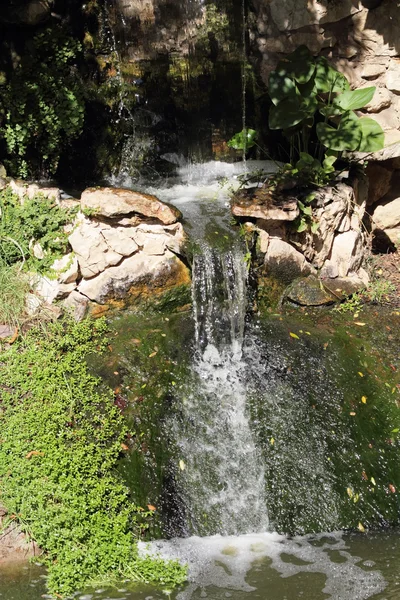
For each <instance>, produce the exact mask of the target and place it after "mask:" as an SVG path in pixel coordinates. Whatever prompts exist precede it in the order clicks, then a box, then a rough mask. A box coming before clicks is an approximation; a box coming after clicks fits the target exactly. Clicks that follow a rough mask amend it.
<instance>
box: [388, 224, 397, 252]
mask: <svg viewBox="0 0 400 600" xmlns="http://www.w3.org/2000/svg"><path fill="white" fill-rule="evenodd" d="M385 234H386V235H387V236H388V238H389V240H390V241H391V242H392V244H394V246H395V247H396V248H397V249H400V227H394V228H393V229H385Z"/></svg>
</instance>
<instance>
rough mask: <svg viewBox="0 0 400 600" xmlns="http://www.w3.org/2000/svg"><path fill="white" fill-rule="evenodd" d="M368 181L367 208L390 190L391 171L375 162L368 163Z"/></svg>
mask: <svg viewBox="0 0 400 600" xmlns="http://www.w3.org/2000/svg"><path fill="white" fill-rule="evenodd" d="M366 174H367V177H368V181H369V186H368V201H367V206H372V205H373V204H375V203H376V202H378V200H380V199H381V198H383V196H385V195H386V194H387V193H388V191H389V190H390V183H391V181H392V176H393V171H392V170H391V169H388V168H386V167H385V166H384V165H382V164H380V163H377V162H369V163H368V165H367V169H366Z"/></svg>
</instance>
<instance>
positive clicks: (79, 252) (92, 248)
mask: <svg viewBox="0 0 400 600" xmlns="http://www.w3.org/2000/svg"><path fill="white" fill-rule="evenodd" d="M110 229H111V227H110ZM68 241H69V243H70V244H71V247H72V249H73V251H74V252H75V254H76V257H77V259H78V262H79V267H80V269H81V272H82V275H83V277H86V278H89V277H94V276H95V275H97V274H98V273H100V272H101V271H104V269H106V268H107V267H110V266H112V265H116V264H118V263H119V262H120V261H121V260H122V255H121V254H119V253H118V252H116V251H115V250H113V249H112V248H110V247H109V246H108V244H107V241H106V239H105V237H104V235H103V234H102V227H101V226H100V225H99V224H94V223H91V222H89V221H87V220H85V221H83V222H82V223H80V224H79V225H78V227H76V229H75V230H74V231H73V232H72V233H71V235H70V236H69V238H68Z"/></svg>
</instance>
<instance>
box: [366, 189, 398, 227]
mask: <svg viewBox="0 0 400 600" xmlns="http://www.w3.org/2000/svg"><path fill="white" fill-rule="evenodd" d="M372 218H373V221H374V224H375V226H376V227H377V228H378V229H384V230H386V229H393V228H395V227H397V226H398V225H400V197H399V198H396V199H395V200H392V201H391V202H388V203H387V204H382V205H380V206H377V207H376V209H375V210H374V214H373V217H372Z"/></svg>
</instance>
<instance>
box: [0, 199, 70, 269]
mask: <svg viewBox="0 0 400 600" xmlns="http://www.w3.org/2000/svg"><path fill="white" fill-rule="evenodd" d="M75 212H76V209H75V210H73V209H72V210H66V209H63V208H61V207H60V206H58V205H57V204H56V203H55V202H54V201H53V200H51V199H49V198H45V197H44V196H43V195H40V194H38V195H36V196H35V197H34V198H32V199H28V198H26V199H25V201H24V203H23V204H21V202H20V199H19V197H18V196H17V195H16V194H14V193H13V192H12V190H11V189H10V188H6V189H5V190H3V191H2V192H0V261H1V262H2V263H3V264H8V265H12V264H15V263H17V262H19V261H21V259H22V260H25V261H26V267H27V268H29V269H31V270H34V271H38V272H40V273H45V272H46V271H47V270H48V269H49V267H50V266H51V265H52V264H53V262H54V260H55V259H56V258H60V257H61V256H62V255H63V254H64V253H65V252H66V250H67V247H68V235H67V234H66V233H65V232H64V229H63V226H64V225H66V224H67V223H68V222H70V221H71V220H72V219H73V216H74V214H75ZM35 242H37V243H39V244H40V246H41V248H42V250H43V252H44V258H43V259H40V260H39V259H38V258H36V257H35V256H34V254H33V250H32V247H33V244H34V243H35Z"/></svg>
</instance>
